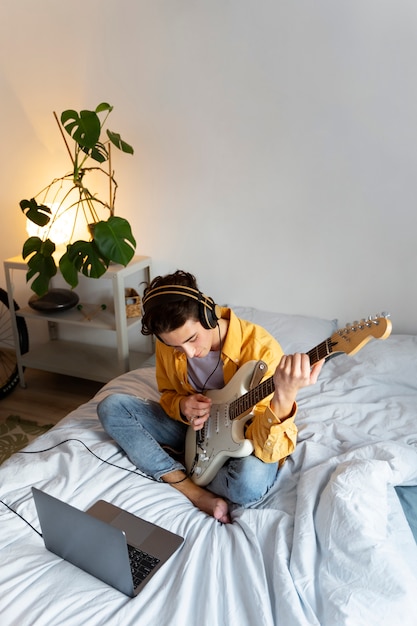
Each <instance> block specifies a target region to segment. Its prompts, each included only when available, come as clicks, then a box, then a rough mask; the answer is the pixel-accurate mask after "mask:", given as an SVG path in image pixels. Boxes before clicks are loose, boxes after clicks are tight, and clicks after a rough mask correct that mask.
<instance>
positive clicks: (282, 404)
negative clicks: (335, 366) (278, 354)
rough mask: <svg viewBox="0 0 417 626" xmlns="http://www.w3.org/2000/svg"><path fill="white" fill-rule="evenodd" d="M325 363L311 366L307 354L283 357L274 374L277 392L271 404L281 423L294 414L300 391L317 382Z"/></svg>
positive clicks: (322, 361)
mask: <svg viewBox="0 0 417 626" xmlns="http://www.w3.org/2000/svg"><path fill="white" fill-rule="evenodd" d="M323 363H324V359H322V360H321V361H318V362H317V363H316V364H315V365H313V366H311V363H310V359H309V357H308V355H307V354H298V353H297V354H284V355H283V357H282V359H281V361H280V363H279V365H278V367H277V368H276V370H275V373H274V385H275V392H274V396H273V398H272V400H271V404H270V406H271V410H272V411H273V413H274V415H275V416H276V417H277V418H278V419H279V420H280V421H283V420H285V419H286V418H287V417H289V416H290V415H291V414H292V412H293V407H294V403H295V400H296V396H297V393H298V391H299V390H300V389H302V388H303V387H308V386H309V385H314V384H315V383H316V382H317V378H318V376H319V374H320V372H321V368H322V367H323Z"/></svg>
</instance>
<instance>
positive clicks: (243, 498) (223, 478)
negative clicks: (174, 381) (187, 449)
mask: <svg viewBox="0 0 417 626" xmlns="http://www.w3.org/2000/svg"><path fill="white" fill-rule="evenodd" d="M97 413H98V416H99V419H100V421H101V423H102V425H103V427H104V430H105V431H106V432H107V433H108V434H109V435H110V437H112V439H114V441H116V442H117V443H118V444H119V446H120V447H121V448H122V449H123V450H124V451H125V452H126V454H127V456H128V457H129V459H130V460H131V462H132V463H133V464H134V465H136V467H137V468H138V469H139V470H140V471H141V472H143V473H145V474H147V475H148V476H151V477H152V478H154V479H155V480H158V481H159V480H160V479H161V477H162V476H164V475H165V474H168V473H169V472H173V471H174V470H182V471H185V467H184V465H183V464H182V463H181V462H180V461H178V460H176V459H175V458H173V457H172V456H171V455H170V454H169V453H168V451H167V450H166V447H168V448H170V449H172V450H173V451H177V452H178V453H182V452H183V451H184V444H185V434H186V432H187V428H188V426H187V425H185V424H182V423H181V422H178V421H176V420H174V419H172V418H170V417H169V416H168V415H167V414H166V413H165V411H164V410H163V409H162V407H161V405H160V404H159V403H158V402H155V401H153V400H145V399H142V398H138V397H136V396H131V395H127V394H121V393H117V394H113V395H110V396H107V397H106V398H104V400H102V401H101V402H100V403H99V405H98V407H97ZM162 446H164V447H162ZM277 473H278V464H277V463H264V462H263V461H261V460H260V459H258V458H256V457H255V456H253V455H250V456H247V457H243V458H239V459H235V458H231V459H229V460H228V461H227V462H226V463H225V465H223V467H221V468H220V470H219V471H218V472H217V475H216V477H215V478H214V480H212V482H211V483H210V484H209V485H207V489H209V490H210V491H212V492H213V493H215V494H216V495H218V496H221V497H223V498H226V499H228V500H230V501H231V502H234V503H235V504H239V505H241V506H249V505H253V504H255V503H256V502H259V501H260V500H261V499H262V498H263V496H264V495H265V494H266V493H267V491H268V490H269V489H270V487H271V486H272V485H273V484H274V482H275V480H276V477H277Z"/></svg>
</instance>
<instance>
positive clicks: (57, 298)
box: [29, 289, 79, 313]
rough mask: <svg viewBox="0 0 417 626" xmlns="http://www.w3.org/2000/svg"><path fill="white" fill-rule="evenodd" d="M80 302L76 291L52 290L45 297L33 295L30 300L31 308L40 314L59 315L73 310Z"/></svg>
mask: <svg viewBox="0 0 417 626" xmlns="http://www.w3.org/2000/svg"><path fill="white" fill-rule="evenodd" d="M78 302H79V297H78V295H77V294H76V293H75V291H71V290H70V289H50V290H49V291H48V293H46V294H45V295H44V296H40V297H39V296H37V295H36V294H35V295H33V296H32V297H31V298H30V299H29V306H30V307H32V309H35V311H39V312H40V313H57V312H59V311H67V310H68V309H72V308H73V307H74V306H76V305H77V304H78Z"/></svg>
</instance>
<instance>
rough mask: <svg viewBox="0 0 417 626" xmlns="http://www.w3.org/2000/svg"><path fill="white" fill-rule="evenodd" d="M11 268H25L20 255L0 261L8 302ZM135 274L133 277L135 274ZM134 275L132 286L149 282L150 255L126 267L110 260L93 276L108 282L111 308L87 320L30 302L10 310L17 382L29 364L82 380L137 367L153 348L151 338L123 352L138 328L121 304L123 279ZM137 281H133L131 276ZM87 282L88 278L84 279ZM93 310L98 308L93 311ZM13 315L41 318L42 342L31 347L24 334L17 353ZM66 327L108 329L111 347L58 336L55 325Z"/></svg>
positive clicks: (106, 378) (138, 320)
mask: <svg viewBox="0 0 417 626" xmlns="http://www.w3.org/2000/svg"><path fill="white" fill-rule="evenodd" d="M13 270H23V271H25V272H26V271H27V264H26V262H25V261H24V260H23V258H22V257H21V256H17V257H12V258H10V259H7V260H6V261H4V271H5V276H6V283H7V292H8V296H9V302H13V290H14V289H13V280H12V272H13ZM136 274H137V276H136V277H135V275H136ZM127 278H129V279H130V280H131V281H132V280H133V279H135V284H139V283H140V282H145V283H149V282H150V279H151V258H150V257H147V256H135V257H134V258H133V259H132V261H131V262H130V263H129V265H128V266H127V267H123V265H117V264H111V265H110V266H109V268H108V270H107V272H106V273H105V274H103V276H102V277H101V278H100V279H98V280H100V281H103V280H109V281H110V282H111V286H110V288H111V290H112V291H111V300H112V306H108V307H106V308H105V309H104V310H100V306H98V307H96V309H95V310H94V315H92V316H91V319H87V318H86V316H85V315H84V314H83V311H82V310H79V309H78V308H73V309H70V310H67V311H60V312H57V313H55V312H53V313H50V312H48V313H45V312H42V313H40V312H39V311H35V310H34V309H32V308H31V307H30V306H24V307H22V308H20V309H19V310H18V311H16V312H15V311H14V309H13V307H11V308H10V314H11V321H12V327H13V332H14V337H15V346H16V359H17V366H18V370H19V378H20V385H21V386H22V387H25V386H26V385H25V379H24V368H25V367H31V368H35V369H42V370H46V371H49V372H56V373H59V374H67V375H69V376H77V377H79V378H86V379H88V380H96V381H99V382H107V381H109V380H111V379H112V378H114V377H115V376H118V375H119V374H122V373H124V372H127V371H129V370H131V369H135V368H137V367H140V366H141V365H142V363H144V361H145V360H146V359H148V358H149V356H150V354H152V352H153V343H152V339H151V338H149V339H148V341H147V343H148V344H149V345H148V346H147V350H146V351H144V352H132V351H130V350H129V337H128V331H129V330H130V329H131V328H132V327H137V331H138V332H140V324H141V318H140V317H132V318H127V316H126V306H125V287H129V286H130V285H128V284H127V283H126V279H127ZM136 279H137V280H136ZM89 280H93V279H89ZM97 309H98V310H97ZM15 315H19V316H22V317H24V318H25V319H27V320H30V319H31V318H32V319H37V320H44V321H45V323H47V325H48V330H49V332H48V335H49V338H48V340H47V341H45V342H44V343H41V344H37V345H34V347H33V348H32V347H31V338H30V336H29V351H28V352H27V353H26V354H21V353H20V347H19V341H18V334H17V326H16V317H15ZM61 325H63V326H67V327H69V326H72V327H73V328H76V327H78V329H81V328H87V329H91V330H94V331H95V332H97V331H111V332H114V334H115V339H116V341H115V347H108V346H102V345H95V344H89V343H84V342H80V341H72V339H71V340H68V339H60V338H59V327H60V326H61Z"/></svg>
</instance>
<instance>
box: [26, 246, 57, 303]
mask: <svg viewBox="0 0 417 626" xmlns="http://www.w3.org/2000/svg"><path fill="white" fill-rule="evenodd" d="M54 252H55V244H54V243H53V242H52V241H51V240H50V239H47V240H46V241H42V239H40V238H39V237H29V239H27V240H26V241H25V244H24V246H23V251H22V256H23V258H24V259H27V257H30V258H29V259H27V261H26V263H27V265H28V271H27V273H26V280H27V281H29V280H31V279H32V278H33V277H34V276H36V278H35V279H34V281H33V282H32V285H31V288H32V291H34V292H35V293H36V294H37V295H38V296H43V295H45V294H46V293H47V291H48V287H49V281H50V280H51V278H52V276H55V274H56V273H57V267H56V263H55V261H54V258H53V256H52V255H53V253H54ZM31 255H32V256H31Z"/></svg>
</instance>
